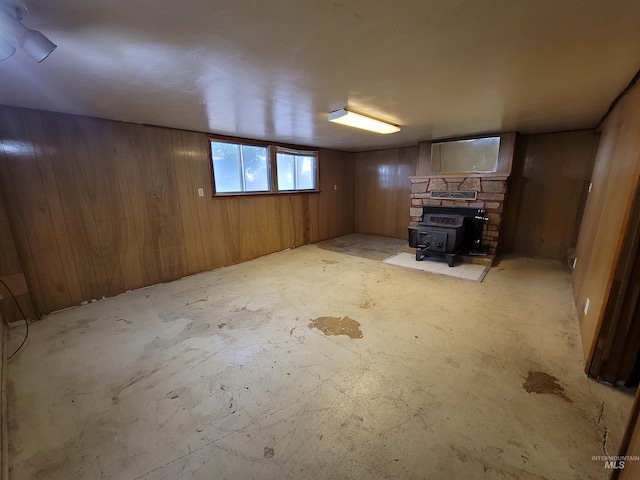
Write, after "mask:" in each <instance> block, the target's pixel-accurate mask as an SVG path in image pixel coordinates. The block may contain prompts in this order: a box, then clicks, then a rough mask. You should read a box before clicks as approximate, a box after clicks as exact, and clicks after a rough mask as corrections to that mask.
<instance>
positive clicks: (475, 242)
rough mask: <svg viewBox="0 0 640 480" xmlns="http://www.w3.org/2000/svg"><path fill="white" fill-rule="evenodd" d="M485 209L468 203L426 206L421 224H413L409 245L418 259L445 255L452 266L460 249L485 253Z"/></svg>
mask: <svg viewBox="0 0 640 480" xmlns="http://www.w3.org/2000/svg"><path fill="white" fill-rule="evenodd" d="M484 213H485V212H484V210H482V209H480V210H478V209H474V208H466V207H423V209H422V216H421V217H420V222H419V223H418V226H417V227H409V246H410V247H412V248H415V249H416V260H417V261H420V260H422V259H423V258H424V257H425V256H427V255H430V254H437V255H444V256H445V257H446V258H447V264H448V265H449V266H450V267H453V265H454V259H455V256H456V255H458V254H460V253H470V254H472V255H478V254H482V253H481V252H482V251H483V248H482V228H483V224H484V222H485V221H486V219H485V217H484Z"/></svg>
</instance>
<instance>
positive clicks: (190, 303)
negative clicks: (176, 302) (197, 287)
mask: <svg viewBox="0 0 640 480" xmlns="http://www.w3.org/2000/svg"><path fill="white" fill-rule="evenodd" d="M207 300H208V298H201V299H200V300H194V301H193V302H189V303H185V304H184V306H185V307H188V306H189V305H193V304H194V303H199V302H206V301H207Z"/></svg>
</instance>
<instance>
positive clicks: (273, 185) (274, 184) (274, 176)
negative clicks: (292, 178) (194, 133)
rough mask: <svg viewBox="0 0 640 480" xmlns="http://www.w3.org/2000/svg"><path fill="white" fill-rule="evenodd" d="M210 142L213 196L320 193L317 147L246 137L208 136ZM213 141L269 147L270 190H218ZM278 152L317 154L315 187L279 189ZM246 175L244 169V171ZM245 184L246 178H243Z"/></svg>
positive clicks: (302, 154)
mask: <svg viewBox="0 0 640 480" xmlns="http://www.w3.org/2000/svg"><path fill="white" fill-rule="evenodd" d="M208 142H209V167H210V170H211V177H210V178H211V188H212V197H213V198H216V197H217V198H221V197H252V196H263V195H267V196H273V195H300V194H309V193H320V151H319V150H317V149H305V148H298V147H295V146H287V145H278V144H274V143H272V142H262V141H259V140H249V139H245V138H235V137H223V138H218V137H213V136H209V137H208ZM213 143H229V144H233V145H244V146H250V147H264V148H266V149H267V172H268V177H269V178H268V185H269V190H255V191H242V192H218V191H217V190H216V178H215V168H214V163H213V162H214V160H213V145H212V144H213ZM278 152H283V153H289V154H291V153H293V154H296V155H301V156H315V158H316V168H315V172H314V182H315V188H313V189H304V190H278V164H277V154H278ZM243 176H244V171H243ZM241 182H242V183H243V184H244V179H243V180H241Z"/></svg>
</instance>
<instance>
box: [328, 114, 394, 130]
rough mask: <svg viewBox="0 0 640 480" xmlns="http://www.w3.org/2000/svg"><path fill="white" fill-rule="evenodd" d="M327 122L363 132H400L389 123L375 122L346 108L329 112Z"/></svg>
mask: <svg viewBox="0 0 640 480" xmlns="http://www.w3.org/2000/svg"><path fill="white" fill-rule="evenodd" d="M329 121H330V122H334V123H341V124H342V125H348V126H350V127H355V128H361V129H363V130H369V131H371V132H376V133H382V134H385V135H386V134H389V133H396V132H399V131H400V127H398V126H396V125H392V124H391V123H387V122H383V121H381V120H376V119H375V118H371V117H367V116H366V115H362V114H360V113H355V112H350V111H349V110H347V109H346V108H342V109H340V110H336V111H335V112H331V114H330V115H329Z"/></svg>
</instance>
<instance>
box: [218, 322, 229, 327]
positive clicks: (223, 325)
mask: <svg viewBox="0 0 640 480" xmlns="http://www.w3.org/2000/svg"><path fill="white" fill-rule="evenodd" d="M217 326H218V328H222V327H226V326H227V324H226V323H225V322H222V323H219V324H218V325H217Z"/></svg>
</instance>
